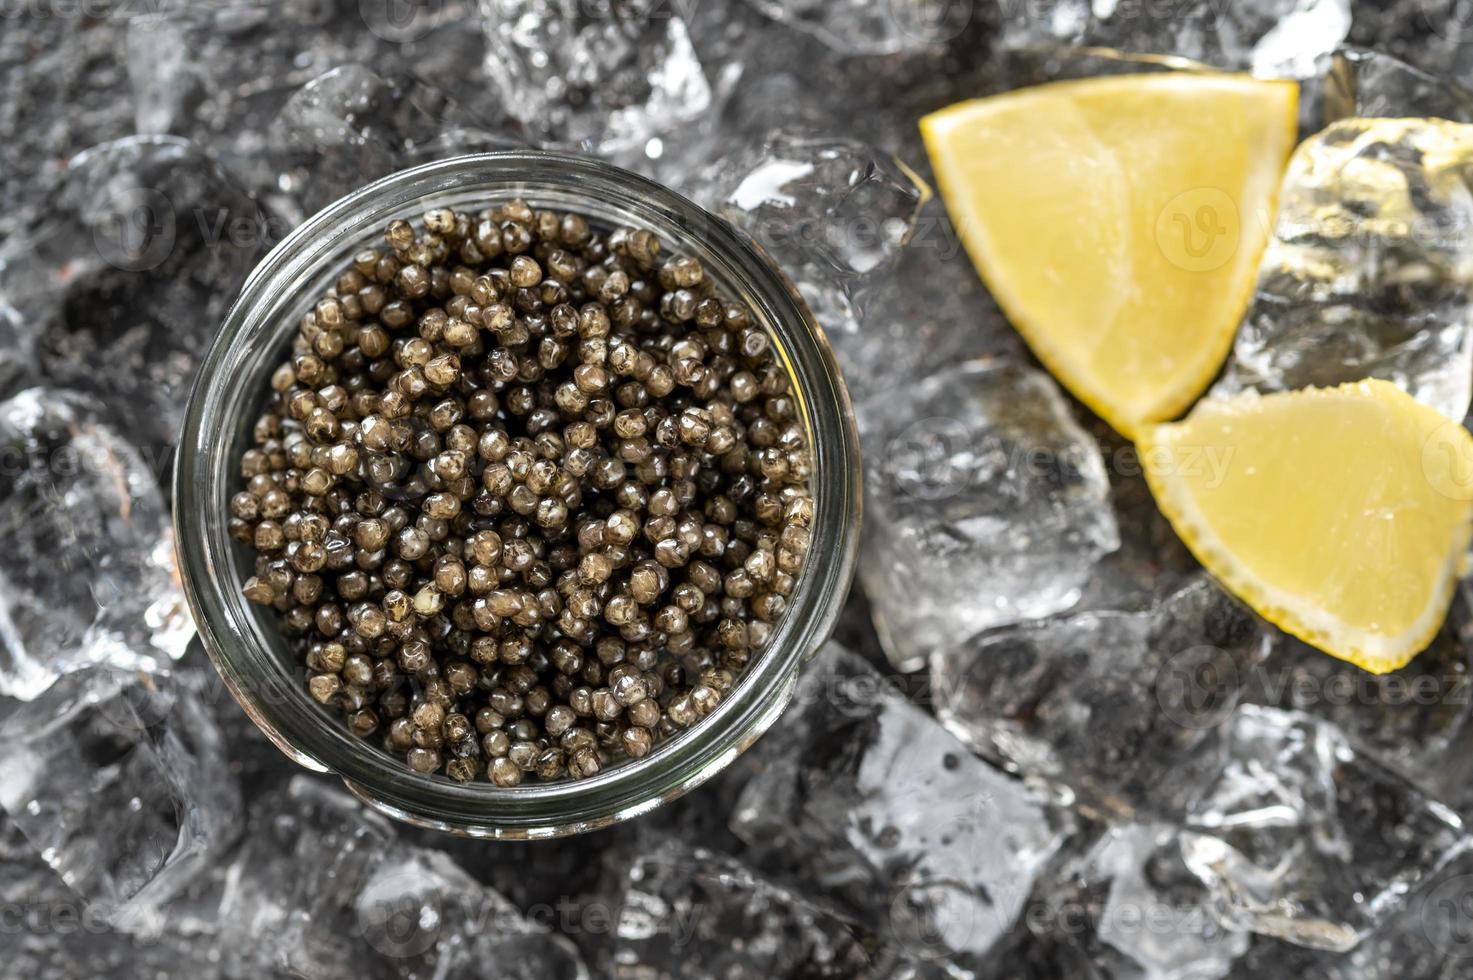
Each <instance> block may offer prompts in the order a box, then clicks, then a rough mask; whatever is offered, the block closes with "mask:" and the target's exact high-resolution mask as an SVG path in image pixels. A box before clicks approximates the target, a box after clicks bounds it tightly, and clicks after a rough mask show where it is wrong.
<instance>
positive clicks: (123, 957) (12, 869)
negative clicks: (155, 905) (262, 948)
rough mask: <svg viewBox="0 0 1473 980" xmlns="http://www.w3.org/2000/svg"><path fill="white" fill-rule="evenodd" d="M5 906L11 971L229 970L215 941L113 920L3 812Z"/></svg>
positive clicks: (0, 867) (133, 973)
mask: <svg viewBox="0 0 1473 980" xmlns="http://www.w3.org/2000/svg"><path fill="white" fill-rule="evenodd" d="M0 907H3V908H4V909H5V970H4V972H5V975H6V976H11V977H29V978H37V980H67V978H72V977H160V978H161V977H176V976H177V977H185V976H187V977H189V978H190V980H216V978H221V980H223V978H224V977H225V974H224V972H223V971H222V969H221V966H220V964H219V962H218V960H219V957H218V955H217V954H216V952H215V951H214V950H213V949H212V948H211V944H210V943H208V942H203V943H202V942H193V941H190V940H188V939H185V938H184V937H178V938H177V941H176V937H173V936H170V935H168V934H167V933H160V934H159V935H157V936H155V935H147V936H137V935H133V934H130V933H125V932H122V931H120V930H119V929H117V928H116V927H114V926H113V925H110V924H109V923H108V922H107V921H105V920H104V918H103V917H102V916H100V915H99V914H98V913H97V912H96V911H95V910H94V909H92V908H90V907H88V906H87V905H85V904H84V903H83V901H82V900H81V898H80V897H78V895H77V893H76V892H74V891H72V890H71V889H70V888H68V887H67V886H66V884H65V882H63V881H62V880H61V878H60V877H58V876H57V874H56V872H54V871H53V870H52V869H51V868H50V867H49V866H48V865H47V864H46V862H45V861H44V860H42V859H41V855H39V854H37V853H36V851H35V850H34V849H33V848H32V847H31V844H30V841H28V840H26V838H25V836H24V835H23V834H21V832H20V831H19V830H17V829H16V828H15V826H14V825H13V824H11V823H10V821H9V820H8V819H7V818H6V817H5V815H4V813H3V812H0Z"/></svg>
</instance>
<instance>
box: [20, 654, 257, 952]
mask: <svg viewBox="0 0 1473 980" xmlns="http://www.w3.org/2000/svg"><path fill="white" fill-rule="evenodd" d="M0 807H3V808H4V810H5V812H6V813H7V814H8V815H9V817H10V819H11V821H12V822H14V824H15V825H16V826H17V827H19V828H20V830H21V832H22V833H24V834H25V836H26V837H27V838H28V839H29V840H30V842H31V844H32V845H33V846H34V847H35V848H36V850H37V851H39V852H40V854H41V856H42V857H43V858H45V860H46V861H47V863H49V864H50V865H51V866H52V868H54V869H55V870H56V872H57V873H58V874H60V875H61V877H62V879H63V880H64V881H65V882H66V883H67V884H68V885H69V886H71V888H72V889H73V890H74V891H76V892H77V893H78V894H79V895H81V896H82V897H83V898H84V899H85V900H86V901H87V903H88V905H89V907H90V908H91V909H93V910H94V912H96V913H97V914H98V915H99V916H101V917H103V918H104V919H105V920H106V921H108V922H111V923H113V924H114V925H116V926H117V927H119V928H122V929H126V930H129V931H136V932H139V933H144V934H150V933H157V931H158V929H159V928H160V921H161V916H162V909H163V907H164V905H165V903H166V902H167V901H168V900H169V899H171V898H172V897H173V896H174V895H176V894H177V893H178V892H179V891H180V890H181V889H182V888H184V887H185V886H186V885H188V884H189V883H190V881H191V880H192V879H193V878H195V877H196V876H198V875H199V874H200V873H201V871H202V870H203V869H204V868H206V867H208V865H209V863H210V862H211V861H213V860H216V859H218V858H219V856H220V855H221V854H222V853H224V851H225V850H226V849H227V848H228V847H229V846H230V844H231V843H232V842H233V841H234V840H235V838H236V836H237V835H238V834H239V831H240V823H239V812H240V791H239V788H238V787H237V786H236V784H235V781H234V779H233V778H232V777H231V776H230V774H229V771H228V769H227V767H226V761H225V757H224V749H223V746H222V743H221V740H220V735H219V732H218V731H217V730H216V729H215V726H214V723H213V721H212V720H211V719H210V717H209V715H208V713H207V712H206V711H205V709H204V708H203V707H202V706H201V705H200V704H199V703H198V702H197V701H196V700H195V698H194V696H193V695H192V694H191V693H190V692H189V691H187V690H186V689H184V688H183V687H182V686H180V685H177V684H173V683H171V682H170V681H169V680H168V679H167V678H162V677H150V676H148V675H143V674H133V675H129V674H126V673H123V672H119V671H113V670H109V669H103V668H98V669H93V670H87V671H80V672H77V673H73V674H69V675H67V676H66V677H64V678H63V679H62V680H60V681H58V682H57V683H56V684H54V685H52V687H51V688H50V690H48V691H47V692H46V693H45V694H44V695H42V696H41V697H40V698H37V699H36V700H34V701H31V702H28V703H26V704H23V705H21V706H20V707H19V708H18V709H17V710H15V711H14V712H12V713H11V714H10V715H9V716H8V717H7V718H6V719H5V721H4V722H3V723H0Z"/></svg>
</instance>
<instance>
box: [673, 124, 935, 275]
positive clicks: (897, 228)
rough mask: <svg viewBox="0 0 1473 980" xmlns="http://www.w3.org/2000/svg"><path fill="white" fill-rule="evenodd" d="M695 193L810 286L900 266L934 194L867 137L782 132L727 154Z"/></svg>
mask: <svg viewBox="0 0 1473 980" xmlns="http://www.w3.org/2000/svg"><path fill="white" fill-rule="evenodd" d="M695 196H696V198H697V200H699V201H701V202H702V203H704V204H706V205H707V206H708V207H710V208H711V209H712V210H714V211H716V212H717V213H718V214H720V215H721V216H722V217H724V218H726V219H727V220H728V221H730V222H731V223H732V224H735V225H736V226H738V227H739V228H741V229H743V230H744V231H746V232H747V233H748V234H749V235H751V236H752V237H753V238H754V239H756V240H757V241H758V242H760V243H761V244H762V245H763V246H764V247H765V248H766V249H767V250H768V252H770V253H771V254H772V256H773V258H775V259H776V260H777V262H778V264H779V265H781V266H782V267H783V270H784V271H785V272H787V273H788V274H789V275H791V276H793V277H794V278H796V279H798V280H799V281H803V280H805V279H809V278H814V277H817V278H818V279H820V280H823V279H825V278H832V277H835V276H842V277H852V276H858V275H863V274H865V273H869V272H873V271H875V270H876V269H879V268H881V267H883V266H885V265H888V264H890V263H892V262H893V261H894V259H895V256H896V254H897V253H898V252H899V250H900V249H901V248H902V247H904V245H905V244H906V243H907V242H909V241H910V239H911V236H912V235H913V234H914V232H915V226H916V221H917V219H918V217H919V215H920V209H921V207H922V206H923V205H924V204H925V203H926V201H928V200H930V198H931V189H930V188H929V187H927V186H926V183H925V181H923V180H922V179H921V178H920V177H918V176H917V175H916V173H915V171H913V170H911V169H910V167H909V166H907V165H906V164H905V163H904V162H903V161H901V160H900V159H898V158H897V157H894V156H892V155H890V154H888V153H884V152H882V151H879V150H876V149H874V148H873V147H870V146H867V145H865V144H864V143H861V142H859V141H858V140H852V139H844V138H841V137H826V136H812V135H805V134H799V133H795V132H784V131H779V132H774V133H771V134H769V135H768V136H766V137H765V138H764V139H762V140H761V141H760V142H759V143H757V144H755V145H752V146H748V147H745V148H744V149H743V150H741V151H738V152H736V153H732V154H729V155H728V156H727V157H725V158H724V159H723V160H722V161H721V163H720V164H719V165H718V166H717V167H716V168H714V169H713V170H712V172H710V173H709V174H708V175H707V177H706V180H705V185H704V186H703V187H701V188H699V189H698V190H697V191H696V193H695Z"/></svg>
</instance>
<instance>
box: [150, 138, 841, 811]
mask: <svg viewBox="0 0 1473 980" xmlns="http://www.w3.org/2000/svg"><path fill="white" fill-rule="evenodd" d="M457 194H458V195H462V196H470V197H473V198H476V199H482V200H486V201H490V200H494V199H499V198H509V197H511V196H521V195H525V196H526V197H527V198H528V199H529V200H531V202H532V203H533V204H534V206H551V207H569V208H571V209H575V210H576V204H568V203H563V202H564V201H574V200H577V199H584V200H586V202H588V204H587V206H588V207H592V206H593V203H594V202H597V205H598V207H599V208H602V209H604V210H611V209H612V210H613V211H616V212H618V213H620V214H627V215H629V216H630V223H632V224H636V225H638V226H642V227H647V228H650V229H651V230H652V231H654V232H655V233H656V234H657V235H659V236H660V237H661V239H662V240H663V241H666V242H672V241H673V242H675V243H676V250H678V251H680V252H684V253H687V254H688V253H690V252H692V251H694V252H696V253H697V254H699V256H700V257H701V259H702V261H703V263H707V264H708V265H709V266H711V267H712V271H713V272H714V273H715V274H716V276H717V278H718V281H721V282H722V286H723V288H724V289H726V290H730V289H732V288H734V287H740V290H739V291H740V292H741V294H742V299H743V300H744V301H745V302H747V303H748V304H749V305H750V306H751V307H752V314H753V317H754V319H755V320H756V321H757V322H759V323H761V324H762V325H763V327H764V328H765V329H766V330H767V332H768V334H769V337H770V338H771V340H772V343H773V348H774V351H775V353H776V354H777V355H778V357H779V358H780V360H781V361H782V362H783V363H784V366H785V367H786V368H787V371H788V374H789V376H790V377H791V378H792V379H793V381H794V389H795V390H794V394H795V400H796V401H797V402H798V404H799V407H800V410H801V413H802V416H803V418H804V421H805V423H806V424H807V426H808V429H809V433H810V441H811V444H812V447H813V456H814V467H813V469H814V475H813V480H812V488H813V496H814V505H815V517H814V521H813V526H812V542H811V546H810V550H809V560H808V561H806V562H805V563H804V567H803V570H802V571H801V572H800V573H799V579H798V582H797V585H796V587H795V589H794V591H793V594H792V596H791V598H790V600H789V604H788V609H787V611H786V612H785V614H784V615H783V616H782V617H781V619H780V620H779V621H778V623H777V625H776V627H775V628H774V631H773V635H772V637H771V639H770V641H769V642H768V644H767V645H766V647H765V648H764V649H763V651H762V652H761V653H760V654H759V655H758V656H757V657H755V658H754V659H753V661H752V663H750V664H749V665H748V666H747V668H746V669H745V670H743V671H742V673H741V675H740V677H739V678H738V682H737V685H736V686H735V687H734V688H733V689H732V691H731V692H730V694H729V695H728V696H727V697H726V698H724V699H723V700H722V702H721V703H720V704H719V705H718V707H717V708H716V710H715V711H713V712H712V714H711V715H709V716H708V717H707V718H705V719H703V720H702V721H701V722H699V723H697V724H696V725H693V726H692V727H691V728H690V729H688V730H686V731H684V732H682V733H680V734H678V735H676V736H673V737H672V738H670V739H667V740H665V741H663V742H662V743H660V744H659V745H658V746H657V747H656V749H655V750H654V751H652V752H651V753H650V754H649V755H647V756H645V757H644V758H641V759H636V760H627V761H621V762H619V763H618V764H616V765H612V766H610V767H609V768H608V769H606V770H604V771H603V772H601V773H598V774H597V775H594V776H592V777H588V778H586V779H578V780H560V781H555V782H547V783H528V784H523V785H520V786H516V787H498V786H494V785H493V784H491V783H490V782H489V781H487V780H484V779H483V780H478V781H472V782H469V783H457V782H454V781H453V780H450V779H448V778H446V777H444V776H440V775H422V774H419V773H415V772H413V771H411V770H409V769H408V768H407V767H406V766H405V765H404V764H403V762H402V760H399V759H395V758H394V757H392V756H391V755H390V754H389V753H387V752H386V751H385V750H384V749H382V748H381V747H379V746H378V745H377V744H375V743H373V742H370V741H368V740H365V739H362V738H359V737H358V736H355V735H353V734H351V733H350V732H349V731H348V729H347V726H346V725H344V724H343V723H342V722H341V720H340V719H337V718H335V717H332V716H329V715H328V714H326V713H325V712H324V711H323V709H322V708H321V707H320V706H319V705H317V704H316V703H315V702H314V701H312V700H311V699H310V697H309V696H308V695H307V693H306V690H305V687H304V685H302V683H301V680H300V677H299V676H288V675H291V674H294V672H293V671H291V670H290V669H289V665H288V664H286V663H283V662H282V661H281V659H280V658H278V657H277V656H276V655H275V654H273V653H272V651H271V649H270V647H269V645H267V644H265V643H262V642H261V640H262V638H263V634H262V632H261V629H262V624H261V620H260V617H261V616H262V615H263V611H262V610H261V609H260V607H256V606H253V605H251V604H249V603H247V602H245V601H244V599H243V597H241V596H240V594H239V588H238V584H239V577H240V576H239V571H238V568H237V562H238V561H239V560H240V559H239V557H238V555H239V548H238V545H237V544H236V543H235V542H234V541H233V540H232V539H231V538H230V537H229V534H228V532H227V531H226V523H227V522H226V517H227V515H226V513H225V503H226V501H228V499H229V492H230V490H231V489H232V481H234V480H235V479H236V470H235V468H234V467H232V466H229V465H228V460H227V459H225V457H228V456H230V455H231V453H230V451H229V450H230V448H231V446H230V445H229V436H228V433H229V432H230V431H231V429H230V423H231V421H232V419H233V418H235V415H236V414H237V413H238V412H239V411H240V399H241V397H242V392H243V391H246V390H247V389H249V390H254V391H255V392H256V393H257V395H256V398H255V399H253V400H251V401H248V402H245V406H246V410H247V411H254V410H255V408H256V407H257V406H258V405H259V397H260V393H262V392H264V390H265V388H264V385H265V383H266V378H265V377H264V376H262V375H261V374H260V373H259V372H257V373H254V374H251V373H249V372H246V371H245V370H243V363H242V361H243V358H244V357H246V355H247V354H248V353H249V352H250V350H251V345H252V344H259V343H260V341H261V338H262V337H270V336H273V335H274V334H275V333H279V332H280V330H281V327H280V322H279V318H280V317H282V316H283V315H284V314H285V311H283V310H281V309H279V306H280V305H282V304H284V303H285V302H287V300H285V299H282V297H285V296H287V295H288V294H290V293H291V291H292V285H293V283H300V282H302V281H303V280H304V277H309V276H312V275H313V274H319V275H320V274H321V273H322V272H323V270H324V268H325V267H326V266H328V265H329V264H332V263H337V264H335V265H332V266H331V267H332V269H333V271H334V272H335V271H337V270H340V269H341V268H342V266H341V262H342V257H343V254H344V252H345V250H346V249H347V248H349V247H352V248H354V249H356V248H361V247H364V246H365V245H367V244H369V240H368V239H366V238H365V237H364V235H363V231H364V229H375V230H377V229H382V228H383V227H384V226H385V225H386V224H387V223H388V220H390V218H391V217H399V216H402V215H404V214H406V213H407V214H419V213H423V211H424V210H427V208H428V207H429V206H431V204H430V202H432V201H436V200H437V199H441V200H443V199H444V198H446V197H447V196H451V195H457ZM553 198H560V199H561V200H559V201H557V202H556V203H549V199H553ZM585 213H587V212H585ZM733 280H735V281H733ZM257 360H258V361H259V358H257ZM232 397H234V398H235V402H234V403H233V404H232V403H231V402H230V399H231V398H232ZM859 469H860V468H859V440H858V435H857V432H856V429H855V422H854V416H853V410H852V407H851V405H850V403H849V399H848V395H847V392H846V391H845V389H844V385H843V382H842V379H841V376H840V374H839V370H838V367H837V365H836V362H835V360H834V356H833V353H832V351H831V350H830V348H829V346H828V342H827V340H826V339H825V338H824V336H823V334H822V332H821V331H820V330H819V329H818V327H817V325H816V323H815V322H814V320H813V316H812V314H811V312H809V310H808V308H807V306H806V305H805V304H804V303H803V301H802V299H801V298H800V297H799V295H798V293H797V291H796V290H795V289H794V287H793V286H792V284H791V283H790V282H789V281H788V280H787V279H786V278H785V277H784V276H783V274H782V273H781V272H780V271H779V270H778V268H777V267H776V266H775V265H774V264H773V263H772V261H771V260H770V259H769V258H768V257H767V256H766V254H765V253H764V252H762V251H761V249H760V248H758V247H757V246H756V245H755V244H754V243H753V242H752V241H751V240H750V239H748V238H747V237H746V236H744V235H742V234H741V233H739V232H737V231H736V230H735V229H733V228H732V227H731V226H730V225H729V224H727V223H726V222H725V221H724V220H722V219H721V218H719V217H716V216H714V215H711V214H709V213H708V212H706V211H704V210H703V209H701V208H700V207H698V206H697V205H695V204H694V203H693V202H691V201H689V200H687V199H686V198H684V197H682V196H680V195H679V194H677V193H675V192H674V191H672V190H670V189H669V188H666V187H664V186H662V185H660V184H657V183H655V182H654V181H651V180H649V179H648V178H645V177H642V176H640V175H638V174H635V173H632V172H630V171H626V170H622V169H620V168H618V167H615V166H613V165H611V164H607V163H604V162H602V161H599V160H596V159H594V158H591V157H586V156H581V155H577V154H571V153H564V152H559V151H547V150H507V151H498V152H494V153H484V154H474V155H469V156H461V157H453V158H448V159H445V160H440V161H436V162H433V163H428V164H424V165H421V166H417V167H414V168H411V169H409V170H404V171H401V172H399V173H396V174H393V175H390V176H388V177H385V178H383V179H381V180H378V181H375V182H373V183H370V184H368V185H366V186H364V187H363V188H360V189H359V190H357V191H354V192H352V193H351V194H348V195H347V196H345V197H343V198H341V199H340V200H338V201H337V202H335V203H333V204H331V205H328V206H327V207H326V208H324V209H323V210H321V211H319V212H318V213H317V214H315V215H313V216H312V217H311V218H309V219H307V220H306V221H305V222H303V223H302V224H301V225H300V226H298V227H297V228H296V229H295V230H294V231H293V232H291V234H289V235H288V236H287V237H286V238H285V239H283V240H282V241H281V242H280V243H279V244H277V245H276V247H275V248H273V249H272V250H271V252H270V253H269V254H267V256H266V257H265V258H264V259H263V260H262V261H261V263H260V264H259V265H258V266H257V267H256V269H255V270H254V271H253V272H252V273H251V275H250V277H249V278H248V279H247V281H246V283H245V286H244V287H243V288H242V291H241V293H240V296H239V297H238V299H237V300H236V302H235V303H234V304H233V305H232V307H231V309H230V311H229V312H228V313H227V315H226V318H225V322H224V325H223V327H222V329H221V331H220V333H219V335H218V336H217V337H216V339H215V341H214V342H213V344H212V345H211V347H210V349H209V351H208V353H207V354H206V356H205V358H204V360H203V362H202V364H201V367H200V370H199V373H198V375H197V377H196V380H195V384H194V388H193V390H192V392H191V394H190V399H189V403H188V405H187V408H186V413H185V419H184V424H183V428H182V431H181V435H180V440H179V448H178V452H177V454H176V460H175V473H174V526H175V540H176V548H177V551H178V556H179V566H180V572H181V577H182V579H183V583H184V588H185V593H186V595H187V597H188V601H189V604H190V608H191V611H192V612H193V614H194V618H195V622H196V625H197V628H198V630H199V633H200V635H201V639H202V640H203V642H204V645H205V648H206V650H207V651H208V653H209V656H210V658H211V660H212V662H213V663H214V664H215V667H216V669H217V670H218V671H219V673H220V675H221V676H222V678H223V679H224V681H225V683H226V686H227V687H228V688H229V689H230V691H231V693H232V694H233V695H234V696H235V698H236V700H237V701H239V702H240V704H241V706H242V707H243V708H244V709H245V711H246V712H247V714H249V715H250V717H251V718H252V720H253V721H254V722H255V723H256V724H257V725H258V726H259V727H260V728H261V729H262V731H263V732H265V734H266V735H267V736H268V737H270V738H271V740H272V741H273V742H274V743H275V744H276V745H277V746H278V747H279V748H281V749H282V750H283V751H284V752H286V753H287V754H288V755H289V756H291V757H292V758H294V759H295V760H296V761H298V762H299V763H301V764H303V765H305V766H308V767H310V768H314V769H318V770H320V771H331V772H334V773H336V774H338V775H339V776H341V777H342V778H343V779H344V781H345V782H346V783H347V785H348V787H349V788H350V789H351V790H353V792H355V793H356V794H357V795H358V796H360V798H362V799H364V800H365V801H366V802H368V803H370V804H371V805H372V806H374V807H375V808H377V809H379V810H380V811H382V812H385V813H387V814H389V815H390V816H393V817H396V818H398V819H401V820H405V821H407V822H410V823H414V824H417V825H420V826H426V827H432V828H435V829H440V830H446V831H451V832H455V833H462V834H467V835H471V836H485V837H495V838H531V837H545V836H560V835H563V834H569V833H576V832H580V831H583V830H589V829H594V828H596V827H600V826H605V825H607V824H610V823H613V822H617V821H619V820H623V819H627V818H628V817H632V816H635V815H637V814H638V813H642V812H644V811H646V810H649V809H653V808H654V807H655V806H658V805H659V804H660V803H663V802H665V801H667V800H669V799H673V798H674V797H675V796H678V795H680V794H681V793H683V792H685V791H686V790H688V789H690V788H691V787H693V786H695V785H697V784H699V783H700V782H702V781H703V780H704V779H706V778H708V777H709V776H710V775H712V774H714V773H715V772H716V771H718V770H719V769H721V768H722V767H724V766H725V764H726V763H727V762H729V761H730V760H731V759H732V758H734V757H735V756H736V755H737V754H738V753H739V752H740V751H742V750H743V749H744V748H745V747H746V746H747V745H748V744H750V743H751V742H752V741H753V740H755V739H756V738H757V736H758V735H760V734H761V733H762V732H763V731H765V730H766V728H767V727H768V726H769V725H770V724H771V723H772V721H773V720H775V718H776V716H777V714H778V713H779V712H780V711H781V709H782V708H783V707H784V706H785V705H786V703H787V701H788V699H789V697H790V696H791V689H792V686H793V681H794V679H795V678H796V674H797V671H798V668H799V667H800V666H801V664H802V662H803V661H804V660H805V659H806V658H807V656H808V655H811V654H812V653H813V652H814V651H815V650H816V649H817V648H818V646H819V645H820V644H821V643H822V642H823V640H824V639H825V638H827V636H828V634H829V633H830V632H831V630H832V628H833V624H834V621H835V620H836V619H837V616H838V612H839V607H840V606H841V605H842V603H843V600H844V596H845V594H846V593H847V591H848V587H849V584H850V582H851V580H852V578H853V573H854V567H855V564H856V561H857V546H858V529H859V520H860V510H861V497H862V494H861V490H860V477H859ZM268 612H269V611H268ZM270 615H272V616H274V613H270ZM269 628H270V629H277V627H276V626H275V624H271V625H270V626H269Z"/></svg>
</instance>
